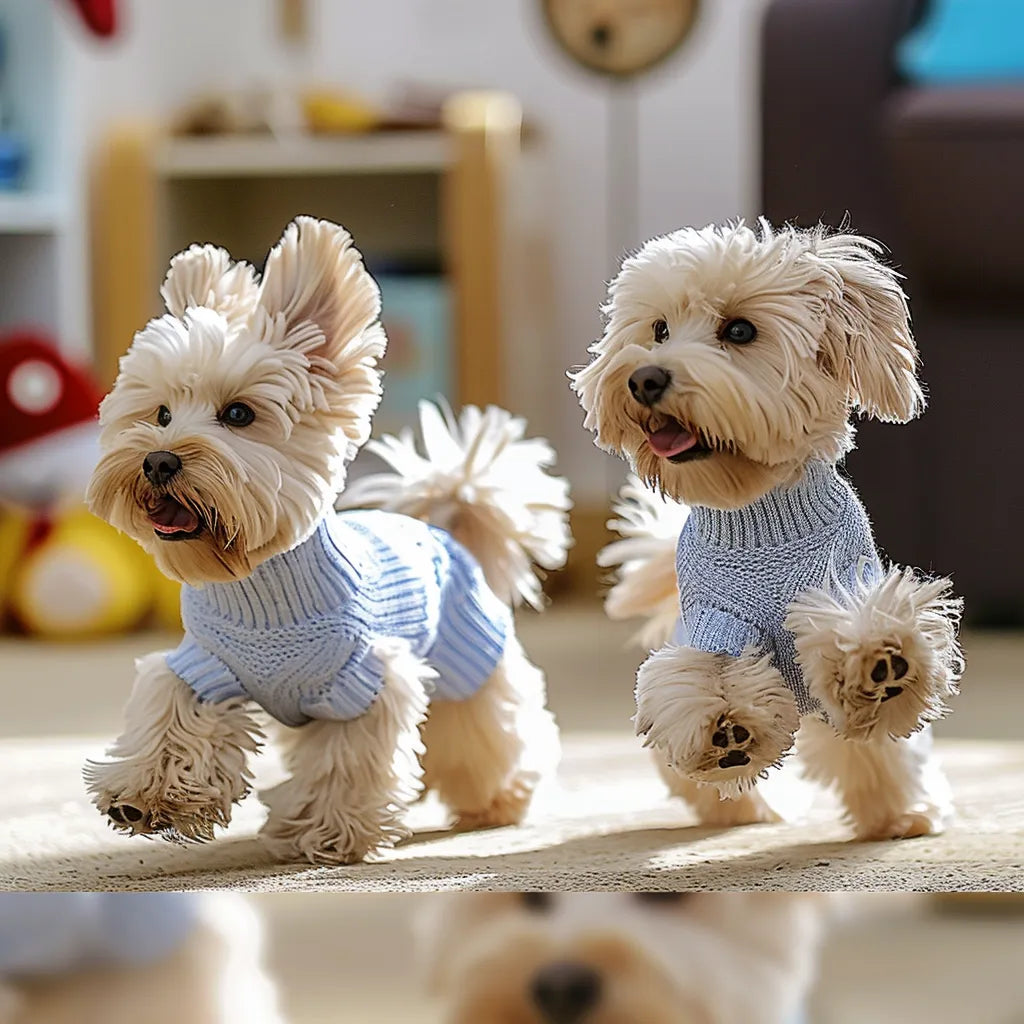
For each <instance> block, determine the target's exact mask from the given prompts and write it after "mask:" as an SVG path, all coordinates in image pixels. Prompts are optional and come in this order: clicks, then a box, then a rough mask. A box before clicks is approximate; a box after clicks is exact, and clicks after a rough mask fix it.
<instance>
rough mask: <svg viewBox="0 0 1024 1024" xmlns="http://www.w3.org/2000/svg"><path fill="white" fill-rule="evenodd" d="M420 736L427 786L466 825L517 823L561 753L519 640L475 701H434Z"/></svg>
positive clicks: (540, 684) (539, 682) (538, 679)
mask: <svg viewBox="0 0 1024 1024" xmlns="http://www.w3.org/2000/svg"><path fill="white" fill-rule="evenodd" d="M423 739H424V743H425V745H426V753H425V755H424V759H423V782H424V785H425V786H426V787H427V788H428V789H433V790H435V791H436V792H437V794H438V796H439V797H440V798H441V800H442V801H443V802H444V803H445V804H446V805H447V806H448V807H449V808H450V810H451V811H452V813H453V815H454V816H455V820H456V823H457V824H458V825H459V826H460V827H462V828H491V827H495V826H498V825H514V824H518V822H519V821H520V820H521V819H522V817H523V815H524V814H525V813H526V809H527V807H528V806H529V803H530V798H531V796H532V794H533V792H534V790H535V789H536V787H537V785H538V784H539V783H540V782H541V780H542V779H544V778H550V777H551V776H552V775H553V774H554V771H555V769H556V768H557V767H558V761H559V756H560V743H559V739H558V729H557V727H556V725H555V720H554V718H553V717H552V715H551V712H550V711H548V710H547V707H546V705H545V685H544V674H543V673H542V672H541V671H540V669H538V668H537V667H536V666H535V665H532V664H531V663H530V662H529V661H528V660H527V658H526V655H525V654H524V653H523V649H522V647H521V646H520V645H519V641H518V640H517V639H515V638H512V639H510V641H509V644H508V647H507V648H506V651H505V656H504V658H503V659H502V661H501V664H499V665H498V667H497V669H496V670H495V672H494V674H493V675H492V676H491V678H490V679H489V680H488V681H487V682H486V683H485V684H484V686H483V687H481V689H480V690H479V691H478V692H477V693H476V694H475V695H474V696H472V697H470V698H469V699H468V700H463V701H442V700H438V701H434V703H433V704H432V705H431V708H430V712H429V714H428V716H427V720H426V722H425V723H424V726H423Z"/></svg>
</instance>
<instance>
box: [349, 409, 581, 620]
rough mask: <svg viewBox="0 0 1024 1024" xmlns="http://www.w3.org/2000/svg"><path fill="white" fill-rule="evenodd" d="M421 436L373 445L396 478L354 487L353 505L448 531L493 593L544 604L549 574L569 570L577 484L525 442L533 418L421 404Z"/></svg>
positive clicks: (545, 451) (547, 449)
mask: <svg viewBox="0 0 1024 1024" xmlns="http://www.w3.org/2000/svg"><path fill="white" fill-rule="evenodd" d="M419 411H420V435H421V437H420V440H421V445H422V450H423V454H420V451H419V450H418V448H417V444H416V438H415V437H414V435H413V432H412V431H411V430H408V429H407V430H405V431H403V432H402V433H401V434H400V435H399V436H398V437H392V436H385V437H382V438H381V439H380V440H375V441H371V442H370V443H369V444H368V445H367V449H368V450H369V451H372V452H374V453H375V454H376V455H378V456H380V458H382V459H383V460H384V461H385V462H387V463H388V465H390V466H391V468H392V472H385V473H375V474H373V475H370V476H366V477H363V478H362V479H360V480H357V481H354V482H353V483H352V485H351V486H350V487H349V489H348V490H347V491H346V492H345V493H344V494H343V495H342V503H343V505H344V507H346V508H356V507H360V508H383V509H386V510H387V511H389V512H401V513H403V514H405V515H408V516H413V517H415V518H416V519H422V520H425V521H426V522H428V523H432V524H433V525H435V526H440V527H441V528H442V529H445V530H447V531H448V532H449V533H451V534H452V536H454V537H455V538H456V539H457V540H458V541H460V542H461V543H462V544H464V545H465V546H466V548H467V549H468V550H469V551H471V552H472V554H473V555H474V557H475V558H476V559H477V561H479V563H480V566H481V568H482V569H483V573H484V576H485V577H486V579H487V582H488V584H489V585H490V587H491V589H492V590H493V591H494V592H495V593H496V594H497V595H498V596H499V597H500V598H502V599H503V600H505V601H507V602H508V603H509V604H513V605H517V604H519V603H521V602H523V601H525V602H527V603H528V604H531V605H533V606H534V607H535V608H538V607H540V606H541V604H542V594H541V576H540V574H538V572H537V568H535V567H539V568H540V569H557V568H559V567H560V566H562V565H564V564H565V558H566V553H567V551H568V549H569V547H570V545H571V544H572V537H571V535H570V533H569V517H568V512H569V509H570V507H571V505H572V503H571V501H570V500H569V484H568V481H566V480H565V479H563V478H562V477H557V476H553V475H551V474H549V473H548V472H547V468H548V467H549V466H550V465H551V464H552V463H553V462H554V460H555V453H554V451H553V450H552V448H551V446H550V445H549V444H548V443H547V441H545V440H543V439H542V438H524V437H523V434H524V432H525V430H526V421H525V420H523V419H521V418H519V417H516V416H513V415H512V414H511V413H509V412H506V411H505V410H504V409H499V408H497V407H496V406H493V405H492V406H488V407H487V408H486V409H483V410H481V409H479V408H477V407H476V406H475V405H467V406H466V407H465V408H463V409H462V411H461V412H460V413H459V416H458V418H456V416H455V414H454V413H453V412H452V410H451V409H450V408H448V406H447V405H440V406H439V405H434V404H433V403H431V402H420V407H419Z"/></svg>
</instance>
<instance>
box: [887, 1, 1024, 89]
mask: <svg viewBox="0 0 1024 1024" xmlns="http://www.w3.org/2000/svg"><path fill="white" fill-rule="evenodd" d="M897 64H898V66H899V68H900V70H901V71H902V72H903V74H904V75H906V76H907V78H909V79H911V81H914V82H922V83H932V84H939V83H958V82H959V83H967V82H1000V81H1014V80H1016V81H1019V80H1021V79H1024V0H931V4H930V5H929V7H928V9H927V11H926V13H925V17H924V19H923V20H922V22H921V23H920V24H919V25H918V26H917V27H916V28H914V29H913V30H912V31H911V32H910V33H909V34H908V35H907V36H905V37H904V39H903V40H902V41H901V42H900V44H899V48H898V50H897Z"/></svg>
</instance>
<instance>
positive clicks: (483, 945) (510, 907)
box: [421, 893, 830, 1024]
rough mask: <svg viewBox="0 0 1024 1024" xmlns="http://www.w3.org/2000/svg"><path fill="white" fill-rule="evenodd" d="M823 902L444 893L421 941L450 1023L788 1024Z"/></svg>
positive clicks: (763, 897) (805, 980)
mask: <svg viewBox="0 0 1024 1024" xmlns="http://www.w3.org/2000/svg"><path fill="white" fill-rule="evenodd" d="M829 905H830V904H829V902H828V900H827V898H823V897H819V896H805V895H790V894H749V893H736V894H733V893H708V894H704V893H695V894H678V893H576V894H558V893H516V894H498V893H494V894H491V893H486V894H484V893H481V894H449V895H444V896H438V897H435V898H434V901H433V902H432V904H431V905H430V906H429V907H428V911H427V914H426V915H425V918H424V921H423V928H422V934H421V943H422V948H423V953H424V957H425V960H426V966H427V969H428V971H429V973H430V976H431V979H432V981H433V984H434V987H435V988H436V990H437V991H438V992H439V993H440V995H441V997H442V999H443V1000H444V1005H445V1016H444V1020H445V1024H636V1022H639V1021H643V1022H644V1024H750V1022H751V1021H757V1022H758V1024H785V1022H786V1021H788V1020H789V1019H790V1016H791V1014H792V1013H794V1012H795V1010H796V1009H797V1008H798V1007H799V1005H800V1002H801V1000H802V998H803V995H804V993H805V991H806V989H807V986H808V984H809V980H810V977H811V972H812V968H813V964H814V955H815V951H816V945H817V941H818V937H819V934H820V931H821V925H822V922H823V919H824V917H825V913H826V908H827V907H828V906H829Z"/></svg>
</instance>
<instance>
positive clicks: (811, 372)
mask: <svg viewBox="0 0 1024 1024" xmlns="http://www.w3.org/2000/svg"><path fill="white" fill-rule="evenodd" d="M873 253H874V249H872V248H871V244H870V243H868V242H866V241H864V240H863V239H857V238H855V237H854V236H831V237H830V236H827V235H825V234H824V233H823V232H821V231H818V232H806V233H800V232H796V231H794V230H787V231H784V232H782V233H781V234H778V235H775V234H774V233H773V232H772V230H771V228H769V227H768V226H767V225H766V224H762V225H761V227H760V231H759V232H758V233H755V232H754V231H752V230H750V229H749V228H746V227H744V226H743V225H732V226H729V227H727V228H707V229H704V230H703V231H694V230H690V229H684V230H683V231H679V232H676V233H675V234H673V235H668V236H666V237H664V238H661V239H655V240H654V241H653V242H649V243H648V244H647V245H646V246H645V247H644V248H643V249H642V250H641V251H640V252H639V253H638V254H637V255H636V256H633V257H631V258H630V259H628V260H627V261H626V262H625V264H624V266H623V270H622V272H621V273H620V274H619V276H618V278H617V279H616V280H615V282H614V283H613V285H612V288H611V292H610V301H609V302H608V304H607V306H606V307H605V312H606V314H607V316H608V321H607V326H606V329H605V332H604V336H603V337H602V338H601V340H600V341H599V342H597V343H596V344H595V345H594V346H593V347H592V348H591V352H592V353H593V354H594V356H595V358H594V360H593V361H592V362H591V363H590V364H589V365H588V366H586V367H584V368H582V369H581V370H579V371H578V372H577V373H575V374H574V375H573V378H572V379H573V386H574V388H575V390H576V391H577V392H578V394H579V396H580V402H581V404H582V405H583V408H584V409H585V410H586V412H587V417H586V420H585V425H586V426H587V427H588V428H589V429H591V430H593V431H594V433H595V437H596V441H597V443H598V445H599V446H600V447H602V448H604V449H606V450H609V451H613V452H616V453H618V454H620V455H622V456H624V457H625V458H626V459H628V460H629V462H630V463H631V464H632V466H633V468H634V469H635V471H636V473H637V475H638V476H640V477H641V478H642V479H643V480H644V481H646V482H647V483H649V484H650V485H652V486H654V487H656V488H659V489H661V490H662V491H663V492H664V493H666V494H668V495H670V496H671V497H673V498H675V499H677V500H680V501H685V502H687V503H689V504H698V505H708V506H712V507H718V508H736V507H740V506H742V505H745V504H748V503H749V502H751V501H753V500H755V499H756V498H757V497H759V496H761V495H762V494H764V493H766V492H767V491H768V490H770V489H772V488H773V487H775V486H778V485H780V484H787V483H790V482H793V481H794V480H795V479H796V478H798V477H799V475H800V472H801V470H802V467H803V466H804V464H805V463H806V462H807V461H808V460H810V459H815V458H817V459H826V460H829V461H835V460H837V459H839V458H840V457H841V456H842V455H843V454H845V453H846V452H847V451H848V450H849V449H850V447H851V446H852V441H853V428H852V426H851V424H850V412H851V409H852V408H854V407H857V406H859V407H860V408H862V409H863V410H865V411H867V412H870V413H873V414H874V415H877V416H879V417H880V418H884V419H895V420H903V419H906V418H909V417H910V416H912V415H914V414H915V413H916V412H917V410H918V409H919V407H920V405H921V403H922V401H923V399H922V395H921V391H920V388H919V386H918V385H917V381H916V378H915V376H914V368H915V359H916V350H915V349H914V346H913V342H912V340H911V339H910V336H909V327H908V324H907V318H906V306H905V300H904V297H903V294H902V291H900V289H899V286H898V284H897V283H896V279H895V275H893V274H892V272H891V271H888V270H887V269H886V268H885V267H883V266H882V265H881V264H880V263H878V262H877V261H875V260H874V259H873ZM737 318H740V319H744V320H748V321H750V322H751V323H752V324H754V325H755V327H756V328H757V337H756V338H755V340H754V341H753V342H751V343H749V344H746V345H737V344H733V343H730V342H728V341H727V340H723V339H722V338H720V332H721V329H722V325H723V324H725V323H727V322H728V321H730V320H732V319H737ZM656 320H664V321H666V323H667V325H668V330H669V337H668V339H667V340H666V341H665V342H664V343H662V344H657V343H655V341H654V338H653V324H654V322H655V321H656ZM645 366H656V367H659V368H661V369H663V370H665V371H667V372H668V373H669V374H670V375H671V383H670V384H669V386H668V388H667V389H666V391H665V393H664V395H663V396H662V398H661V399H660V401H658V402H657V403H656V405H655V406H654V407H653V408H648V407H647V406H645V405H643V404H641V403H639V402H638V401H636V400H635V399H634V398H633V396H632V395H631V393H630V390H629V378H630V376H631V375H632V374H633V373H634V372H635V371H636V370H638V369H640V368H641V367H645ZM672 420H675V421H678V423H680V424H681V425H683V426H684V427H686V428H687V429H688V430H689V431H690V432H691V433H693V434H694V435H695V436H696V437H697V438H698V443H699V445H700V446H701V448H704V449H707V453H706V454H703V453H702V454H701V455H699V456H697V457H693V458H690V459H687V460H685V461H681V462H678V463H674V462H672V461H670V460H669V459H667V458H664V457H661V456H659V455H658V454H657V453H655V452H654V451H653V450H652V448H651V446H650V445H649V444H648V440H647V438H648V432H649V431H650V430H652V429H657V428H658V427H660V426H665V425H667V424H670V423H671V422H672Z"/></svg>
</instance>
